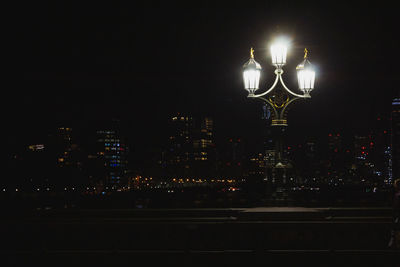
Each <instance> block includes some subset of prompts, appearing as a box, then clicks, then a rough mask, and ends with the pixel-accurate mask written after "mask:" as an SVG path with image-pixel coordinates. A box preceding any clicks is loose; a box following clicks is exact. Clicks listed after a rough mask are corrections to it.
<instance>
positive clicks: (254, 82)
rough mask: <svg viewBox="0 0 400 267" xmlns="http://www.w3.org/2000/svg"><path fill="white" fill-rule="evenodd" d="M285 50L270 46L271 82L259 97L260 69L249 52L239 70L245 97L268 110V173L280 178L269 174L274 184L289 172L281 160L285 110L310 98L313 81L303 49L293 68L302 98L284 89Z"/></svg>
mask: <svg viewBox="0 0 400 267" xmlns="http://www.w3.org/2000/svg"><path fill="white" fill-rule="evenodd" d="M287 50H288V46H287V45H286V44H285V43H283V42H277V43H274V44H273V45H271V50H270V51H271V60H272V65H273V66H275V81H274V83H273V84H272V86H271V87H270V88H269V89H267V90H266V91H265V92H263V93H260V94H256V91H257V90H258V89H259V81H260V76H261V69H262V68H261V65H260V64H259V63H257V62H256V61H255V59H254V50H253V48H251V49H250V59H249V61H247V62H246V63H245V64H244V66H243V80H244V88H245V89H246V90H247V91H248V93H249V94H248V98H252V99H260V100H262V101H264V102H266V103H267V104H268V105H269V106H270V108H271V110H272V112H271V119H272V121H271V126H272V130H273V132H274V133H275V156H274V163H273V167H272V169H273V173H276V171H277V172H278V173H280V174H281V175H279V174H278V175H274V174H273V175H272V182H273V183H278V184H285V183H286V170H287V169H288V168H290V166H289V165H288V164H287V163H286V161H285V159H284V156H283V136H284V133H285V131H286V127H287V126H288V124H287V112H288V107H289V105H291V104H292V103H293V102H294V101H296V100H299V99H308V98H311V96H310V92H311V91H312V90H313V89H314V80H315V71H314V69H313V67H312V65H311V63H310V62H309V61H308V51H307V49H304V52H305V53H304V60H303V61H302V62H301V63H300V64H299V65H297V67H296V70H297V81H298V89H299V90H300V91H301V92H302V94H298V93H295V92H293V91H292V90H290V89H289V88H288V87H287V86H286V85H285V83H284V82H283V79H282V74H283V66H284V65H285V64H286V55H287ZM278 83H280V84H281V86H278ZM274 170H275V171H274ZM277 176H278V177H277ZM277 180H280V181H277Z"/></svg>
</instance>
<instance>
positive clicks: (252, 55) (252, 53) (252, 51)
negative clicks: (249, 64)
mask: <svg viewBox="0 0 400 267" xmlns="http://www.w3.org/2000/svg"><path fill="white" fill-rule="evenodd" d="M250 58H254V49H253V47H252V48H250Z"/></svg>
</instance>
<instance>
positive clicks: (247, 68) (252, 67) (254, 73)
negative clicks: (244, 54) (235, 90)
mask: <svg viewBox="0 0 400 267" xmlns="http://www.w3.org/2000/svg"><path fill="white" fill-rule="evenodd" d="M260 73H261V65H260V64H258V63H257V61H255V60H254V50H253V48H252V49H251V50H250V59H249V60H248V61H247V62H246V63H245V64H244V65H243V81H244V88H245V89H246V90H247V91H249V93H250V94H254V92H255V91H256V90H258V87H259V82H260Z"/></svg>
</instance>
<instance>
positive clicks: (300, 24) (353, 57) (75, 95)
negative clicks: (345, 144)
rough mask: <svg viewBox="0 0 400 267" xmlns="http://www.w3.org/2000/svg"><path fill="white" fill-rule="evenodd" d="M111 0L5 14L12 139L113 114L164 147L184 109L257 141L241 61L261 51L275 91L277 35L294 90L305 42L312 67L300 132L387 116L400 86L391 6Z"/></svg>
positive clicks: (295, 122) (296, 123)
mask: <svg viewBox="0 0 400 267" xmlns="http://www.w3.org/2000/svg"><path fill="white" fill-rule="evenodd" d="M113 2H114V1H112V2H109V4H107V5H102V4H92V5H86V6H83V5H81V4H80V5H71V6H67V5H65V6H64V5H57V6H56V5H54V6H44V5H36V3H35V4H30V5H25V6H23V7H22V6H20V7H14V8H12V12H9V19H8V24H7V28H8V29H7V31H6V33H4V34H5V35H6V36H5V37H6V38H4V39H3V40H5V42H6V44H7V49H3V53H4V54H6V58H7V60H6V61H4V62H3V64H4V65H5V66H6V68H7V70H8V72H9V73H10V75H7V76H8V77H7V78H6V80H8V79H10V82H9V83H8V85H6V86H3V95H2V97H3V108H4V111H3V115H5V120H6V122H7V125H9V126H10V127H9V128H8V129H7V134H8V140H9V142H8V143H10V144H12V143H18V142H19V143H20V142H21V141H24V142H25V141H26V142H31V141H32V139H34V138H36V137H38V136H41V135H43V134H44V133H47V132H48V131H50V130H51V129H54V128H55V127H58V126H60V125H66V124H70V125H72V127H74V128H84V127H87V125H90V124H94V123H95V122H96V121H100V120H108V119H111V118H118V119H120V120H121V124H122V128H123V129H124V131H125V132H126V135H127V136H128V138H129V140H130V143H131V145H133V146H137V147H142V148H146V147H148V146H157V145H158V144H161V143H162V142H163V140H164V139H165V138H166V136H165V132H164V131H163V129H164V127H165V124H166V121H167V120H168V118H169V117H170V116H171V115H172V114H174V112H178V111H181V112H186V113H189V114H193V115H195V116H196V115H198V116H199V115H210V116H212V117H214V118H215V122H216V127H217V129H218V132H217V135H218V136H219V138H225V137H228V136H241V137H244V138H251V137H252V136H253V135H254V136H257V133H259V132H260V127H262V122H260V117H261V102H257V101H254V100H248V99H247V98H246V95H247V93H246V91H245V90H243V83H242V65H243V64H244V63H245V62H246V61H247V60H248V58H249V49H250V47H254V49H255V58H256V60H257V61H258V62H259V63H260V64H261V65H262V67H263V73H262V81H261V84H262V85H263V87H267V86H270V85H271V84H272V82H273V79H274V77H273V75H274V74H273V71H274V68H273V67H272V66H271V64H270V58H269V46H268V43H269V42H270V41H272V40H273V38H274V37H275V36H280V35H285V36H288V37H290V38H291V40H292V43H291V48H290V51H289V54H288V64H287V66H286V67H285V74H284V78H285V82H286V84H287V85H288V86H289V87H290V88H291V89H293V90H297V89H296V78H295V66H296V65H297V64H298V63H299V62H300V61H301V60H302V58H303V50H304V48H305V47H307V48H308V50H309V60H310V61H311V63H313V64H314V65H315V66H316V68H317V77H316V84H315V90H314V91H313V92H312V99H311V100H310V101H308V102H303V103H297V104H296V105H295V107H294V108H292V109H291V112H290V113H289V125H290V128H291V129H292V132H295V135H297V136H308V135H316V136H318V135H319V134H324V133H327V132H329V131H341V132H344V131H359V130H365V129H368V128H369V127H371V125H372V122H373V121H374V120H375V118H376V117H377V116H381V115H385V114H388V113H389V111H390V104H391V100H392V98H393V96H395V94H397V93H398V90H399V88H400V81H399V77H400V75H399V73H400V68H399V63H400V56H399V53H400V50H399V49H400V38H399V37H398V35H399V33H398V17H399V14H397V13H396V12H398V11H397V10H398V9H397V8H394V6H379V7H377V6H367V2H363V3H361V4H358V5H356V4H353V5H351V6H349V5H346V6H344V5H339V4H337V3H336V4H334V3H335V2H334V1H329V3H330V4H327V3H328V2H326V3H324V4H323V5H320V6H318V5H317V6H316V5H311V4H291V3H290V2H284V1H264V4H252V3H249V2H248V1H241V2H234V3H227V4H226V5H225V6H220V5H219V6H216V5H215V4H214V3H212V2H207V1H202V2H199V3H196V2H188V4H187V5H182V4H177V3H176V4H173V3H171V1H165V2H163V3H162V4H159V3H156V2H151V3H148V4H142V5H139V4H138V5H135V4H131V5H111V3H113ZM130 2H132V3H133V1H130ZM278 2H280V3H278ZM393 5H394V4H393ZM3 37H4V35H3Z"/></svg>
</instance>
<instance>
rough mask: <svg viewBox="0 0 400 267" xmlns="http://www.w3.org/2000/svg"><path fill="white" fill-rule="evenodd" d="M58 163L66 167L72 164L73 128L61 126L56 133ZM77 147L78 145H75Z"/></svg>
mask: <svg viewBox="0 0 400 267" xmlns="http://www.w3.org/2000/svg"><path fill="white" fill-rule="evenodd" d="M55 137H56V143H55V145H56V153H57V164H58V166H59V167H64V166H67V165H71V164H72V155H71V153H72V128H69V127H59V128H58V129H57V133H56V136H55ZM74 147H75V148H76V146H74Z"/></svg>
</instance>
